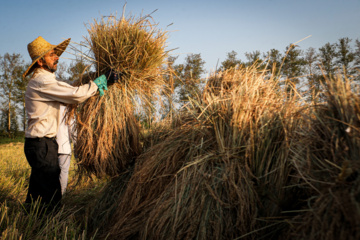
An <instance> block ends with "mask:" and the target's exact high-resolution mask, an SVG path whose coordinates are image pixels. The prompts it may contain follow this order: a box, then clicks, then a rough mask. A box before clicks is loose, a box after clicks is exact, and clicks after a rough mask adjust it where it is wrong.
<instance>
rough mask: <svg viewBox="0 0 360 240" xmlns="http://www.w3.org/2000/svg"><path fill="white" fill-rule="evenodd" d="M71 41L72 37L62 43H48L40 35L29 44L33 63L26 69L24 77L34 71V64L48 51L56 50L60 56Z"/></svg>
mask: <svg viewBox="0 0 360 240" xmlns="http://www.w3.org/2000/svg"><path fill="white" fill-rule="evenodd" d="M69 43H70V38H68V39H66V40H65V41H63V42H62V43H60V44H58V45H52V44H50V43H48V42H47V41H46V40H45V39H44V38H42V37H41V36H39V37H38V38H36V39H35V40H34V41H32V42H31V43H29V44H28V46H27V48H28V52H29V54H30V57H31V60H32V63H31V64H30V66H29V67H28V69H26V71H25V72H24V74H23V78H25V77H26V76H27V75H29V74H30V73H31V72H32V71H34V69H35V68H34V64H35V63H36V62H37V61H38V60H39V59H40V58H42V57H43V56H44V55H45V54H46V53H48V52H50V51H51V50H53V49H54V50H55V52H56V54H57V55H58V56H59V57H60V55H61V54H62V53H63V52H64V51H65V49H66V47H67V46H68V45H69Z"/></svg>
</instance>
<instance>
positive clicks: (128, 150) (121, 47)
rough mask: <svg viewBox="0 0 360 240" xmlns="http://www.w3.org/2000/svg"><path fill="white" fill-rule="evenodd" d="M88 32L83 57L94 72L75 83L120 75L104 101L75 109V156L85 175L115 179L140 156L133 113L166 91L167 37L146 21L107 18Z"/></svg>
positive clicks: (91, 27) (138, 130)
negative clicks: (88, 61)
mask: <svg viewBox="0 0 360 240" xmlns="http://www.w3.org/2000/svg"><path fill="white" fill-rule="evenodd" d="M87 30H88V33H89V37H87V38H86V45H87V47H88V48H89V49H90V54H88V56H87V58H88V59H91V60H92V62H93V65H92V67H94V68H95V70H96V71H95V73H94V74H92V75H91V74H90V75H91V77H89V75H86V76H87V77H83V78H82V79H81V80H80V82H79V83H78V84H83V83H86V82H87V81H89V79H94V78H95V77H97V76H99V75H101V74H104V73H106V72H107V71H109V70H110V69H111V70H113V71H115V72H117V73H119V75H120V80H119V81H118V82H116V83H114V84H113V85H111V86H108V89H109V90H108V91H105V95H104V96H103V97H99V95H96V96H94V97H92V98H90V99H89V100H88V101H86V102H85V103H84V104H81V105H80V106H78V108H77V109H76V115H77V123H78V124H77V143H76V145H75V152H76V154H77V156H78V160H79V162H78V163H79V165H80V170H82V171H85V173H90V174H95V175H97V176H105V175H108V176H116V175H117V174H119V173H121V171H123V170H124V169H125V168H126V167H127V166H128V165H129V164H130V163H131V162H132V161H133V160H134V159H135V158H136V156H137V155H139V154H140V153H141V151H142V150H141V139H140V132H141V131H140V124H139V122H138V121H137V120H136V117H135V113H136V112H137V111H139V108H140V107H139V106H141V107H144V106H145V108H146V107H148V108H153V106H152V104H151V103H152V102H153V101H152V99H153V98H154V96H156V93H158V92H159V91H160V90H161V89H160V87H164V86H166V83H165V82H164V81H165V78H164V77H163V75H164V74H165V72H166V69H165V68H163V64H165V60H166V56H167V53H168V51H166V50H165V47H166V45H165V42H166V39H167V35H166V32H165V31H161V30H159V29H157V28H156V25H155V24H152V23H151V21H150V20H149V17H145V18H139V19H135V18H134V17H129V18H127V19H126V18H125V17H124V16H122V17H121V19H120V20H118V19H116V17H115V16H111V17H108V18H107V19H105V18H102V19H101V21H99V22H98V21H96V20H94V23H93V24H90V25H89V27H88V29H87Z"/></svg>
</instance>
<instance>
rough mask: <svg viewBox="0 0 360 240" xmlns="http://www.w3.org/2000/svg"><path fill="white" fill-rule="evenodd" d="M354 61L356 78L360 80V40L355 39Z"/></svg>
mask: <svg viewBox="0 0 360 240" xmlns="http://www.w3.org/2000/svg"><path fill="white" fill-rule="evenodd" d="M354 57H355V63H354V69H355V71H356V74H357V75H356V79H357V80H359V81H360V41H359V40H358V39H356V41H355V52H354Z"/></svg>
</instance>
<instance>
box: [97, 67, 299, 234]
mask: <svg viewBox="0 0 360 240" xmlns="http://www.w3.org/2000/svg"><path fill="white" fill-rule="evenodd" d="M264 78H265V77H264V73H260V74H259V73H258V72H257V68H256V67H252V68H248V69H238V70H234V69H233V70H229V71H227V72H224V73H222V74H221V75H219V76H216V77H214V78H213V80H212V81H210V82H209V84H208V87H207V88H206V89H205V91H204V94H203V96H202V97H201V99H193V100H192V101H191V102H190V104H189V105H188V109H187V111H184V112H181V116H180V117H179V119H177V120H176V121H177V123H176V124H174V126H175V127H174V128H168V131H167V132H166V131H164V135H165V137H164V138H159V136H156V139H162V140H161V141H157V143H156V144H154V145H153V146H152V147H151V148H149V149H148V150H147V151H146V152H145V153H143V154H142V155H140V156H139V157H138V158H137V160H136V165H135V169H134V173H133V175H132V176H131V178H130V180H129V182H128V183H127V186H126V190H125V191H124V192H122V194H121V195H120V196H118V200H117V201H114V202H116V207H115V208H113V209H115V211H114V213H113V216H112V217H111V218H110V220H109V221H108V224H107V225H108V227H107V228H105V229H102V232H103V234H104V235H103V236H104V237H105V236H106V237H109V238H110V239H238V238H242V239H259V237H260V236H262V237H265V238H266V237H267V238H271V237H272V236H276V234H277V231H278V229H279V227H275V226H277V225H280V224H277V223H276V222H274V221H271V218H275V217H279V216H281V211H282V210H283V209H284V208H285V209H289V208H290V209H291V206H290V205H291V204H294V203H295V202H296V201H294V198H295V199H296V197H297V196H296V195H295V194H294V195H292V194H288V193H289V192H291V190H292V188H291V186H293V184H292V182H291V176H290V174H289V172H290V171H291V170H292V168H291V164H290V162H289V161H288V157H289V146H290V145H291V142H290V141H289V139H291V136H290V135H291V134H292V133H293V132H294V131H295V130H294V128H295V126H297V125H298V124H299V122H297V121H296V119H298V118H296V114H297V111H298V110H299V109H300V108H301V107H300V106H298V105H297V104H298V103H297V101H296V100H295V99H289V98H286V97H284V95H283V92H282V91H281V90H280V88H279V86H278V84H277V83H276V81H275V80H274V79H270V80H264ZM105 194H106V193H105ZM261 198H263V199H261ZM284 199H286V200H284ZM100 204H101V203H100ZM284 205H286V206H284ZM93 225H96V224H94V223H93Z"/></svg>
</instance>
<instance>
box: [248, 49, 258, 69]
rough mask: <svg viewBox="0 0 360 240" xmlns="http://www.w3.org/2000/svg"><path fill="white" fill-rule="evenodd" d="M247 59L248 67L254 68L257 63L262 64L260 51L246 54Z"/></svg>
mask: <svg viewBox="0 0 360 240" xmlns="http://www.w3.org/2000/svg"><path fill="white" fill-rule="evenodd" d="M245 57H246V59H247V62H246V63H245V65H246V66H252V65H253V64H255V63H261V62H262V59H261V53H260V51H259V50H256V51H252V52H246V53H245Z"/></svg>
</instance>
